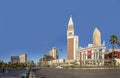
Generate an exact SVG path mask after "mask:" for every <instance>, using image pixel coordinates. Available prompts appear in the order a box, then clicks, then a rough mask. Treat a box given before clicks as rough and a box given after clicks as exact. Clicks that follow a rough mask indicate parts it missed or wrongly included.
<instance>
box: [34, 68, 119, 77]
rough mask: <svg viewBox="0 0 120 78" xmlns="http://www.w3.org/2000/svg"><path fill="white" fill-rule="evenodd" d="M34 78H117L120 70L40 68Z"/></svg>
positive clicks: (35, 72)
mask: <svg viewBox="0 0 120 78" xmlns="http://www.w3.org/2000/svg"><path fill="white" fill-rule="evenodd" d="M34 75H35V78H119V77H120V69H55V68H40V69H39V70H37V71H34Z"/></svg>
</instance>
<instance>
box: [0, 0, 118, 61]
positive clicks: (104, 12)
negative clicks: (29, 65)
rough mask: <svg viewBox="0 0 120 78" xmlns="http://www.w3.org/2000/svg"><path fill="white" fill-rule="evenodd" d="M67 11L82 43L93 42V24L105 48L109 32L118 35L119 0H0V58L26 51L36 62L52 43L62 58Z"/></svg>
mask: <svg viewBox="0 0 120 78" xmlns="http://www.w3.org/2000/svg"><path fill="white" fill-rule="evenodd" d="M70 15H72V18H73V22H74V27H75V34H76V35H78V36H79V45H80V46H82V47H86V46H87V45H88V43H92V38H93V37H92V35H93V34H92V33H93V30H94V28H95V27H97V28H98V29H99V30H100V31H101V35H102V41H103V40H105V42H106V47H107V49H109V48H110V47H111V45H110V43H109V38H110V36H111V35H112V34H115V35H117V36H118V37H120V0H34V1H33V0H20V1H18V0H1V1H0V59H2V60H5V61H9V60H10V56H12V55H13V56H14V55H19V54H22V53H27V54H28V59H33V60H35V62H37V61H38V59H39V58H40V57H41V56H42V55H43V53H44V52H43V50H44V49H45V52H46V53H47V52H48V51H49V50H50V49H51V48H52V47H57V48H59V49H62V52H60V57H61V58H65V57H66V32H67V25H68V21H69V18H70Z"/></svg>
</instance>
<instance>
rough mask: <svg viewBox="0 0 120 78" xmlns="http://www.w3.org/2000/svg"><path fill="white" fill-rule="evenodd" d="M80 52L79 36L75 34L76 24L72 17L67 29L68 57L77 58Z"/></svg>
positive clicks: (69, 58) (70, 58)
mask: <svg viewBox="0 0 120 78" xmlns="http://www.w3.org/2000/svg"><path fill="white" fill-rule="evenodd" d="M77 52H78V36H76V35H74V24H73V21H72V17H70V20H69V23H68V29H67V59H68V60H75V59H77Z"/></svg>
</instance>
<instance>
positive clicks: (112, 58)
mask: <svg viewBox="0 0 120 78" xmlns="http://www.w3.org/2000/svg"><path fill="white" fill-rule="evenodd" d="M112 66H114V44H113V45H112Z"/></svg>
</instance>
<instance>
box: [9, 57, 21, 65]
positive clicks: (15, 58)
mask: <svg viewBox="0 0 120 78" xmlns="http://www.w3.org/2000/svg"><path fill="white" fill-rule="evenodd" d="M11 62H13V63H16V62H20V58H19V56H11Z"/></svg>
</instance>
